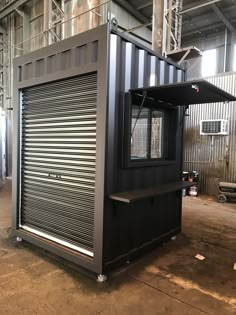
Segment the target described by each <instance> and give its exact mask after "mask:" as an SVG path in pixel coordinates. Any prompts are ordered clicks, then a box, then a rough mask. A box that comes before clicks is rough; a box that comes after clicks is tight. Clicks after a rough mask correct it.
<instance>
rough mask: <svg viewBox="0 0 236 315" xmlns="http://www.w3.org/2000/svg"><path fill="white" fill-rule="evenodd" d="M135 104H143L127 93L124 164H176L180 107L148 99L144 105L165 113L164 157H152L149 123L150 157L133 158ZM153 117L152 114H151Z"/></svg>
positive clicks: (124, 122)
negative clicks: (132, 133) (132, 136)
mask: <svg viewBox="0 0 236 315" xmlns="http://www.w3.org/2000/svg"><path fill="white" fill-rule="evenodd" d="M133 105H136V106H141V101H139V102H138V103H137V100H136V98H134V97H132V95H131V93H126V95H125V102H124V108H123V115H122V117H123V128H122V129H123V131H122V133H121V135H122V166H123V167H124V168H130V167H146V166H155V165H156V166H158V165H171V164H176V132H177V121H178V109H177V107H176V106H169V105H168V104H164V103H162V104H161V105H160V104H157V103H156V102H150V101H149V100H147V101H146V102H145V103H144V104H143V107H148V108H151V109H152V111H160V112H162V113H163V117H164V122H163V125H164V126H163V157H161V158H150V156H151V124H150V125H149V129H150V130H149V135H148V139H149V140H148V142H149V153H148V158H144V159H131V130H132V107H133ZM149 117H150V119H152V115H149Z"/></svg>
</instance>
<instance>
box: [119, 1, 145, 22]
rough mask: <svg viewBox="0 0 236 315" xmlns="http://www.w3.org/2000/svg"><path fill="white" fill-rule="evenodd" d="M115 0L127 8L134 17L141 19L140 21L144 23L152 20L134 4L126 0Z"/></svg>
mask: <svg viewBox="0 0 236 315" xmlns="http://www.w3.org/2000/svg"><path fill="white" fill-rule="evenodd" d="M114 2H116V3H117V4H119V5H120V6H121V7H122V8H123V9H125V10H126V11H127V12H129V13H130V14H131V15H133V16H134V17H136V19H137V20H139V21H140V22H142V23H147V22H150V20H149V19H148V18H147V17H146V16H145V15H143V14H142V13H141V12H139V11H138V10H137V9H136V8H135V7H134V6H132V5H131V4H130V3H129V2H127V1H126V0H114ZM118 22H119V21H118Z"/></svg>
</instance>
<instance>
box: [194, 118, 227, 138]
mask: <svg viewBox="0 0 236 315" xmlns="http://www.w3.org/2000/svg"><path fill="white" fill-rule="evenodd" d="M228 125H229V123H228V120H225V119H218V120H201V122H200V134H201V135H208V136H209V135H228V133H229V130H228V129H229V128H228Z"/></svg>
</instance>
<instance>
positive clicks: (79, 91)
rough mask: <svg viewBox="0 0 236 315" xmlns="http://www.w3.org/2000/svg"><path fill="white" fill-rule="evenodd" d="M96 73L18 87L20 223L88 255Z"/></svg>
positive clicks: (90, 248) (91, 225) (91, 231)
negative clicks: (19, 92) (20, 133)
mask: <svg viewBox="0 0 236 315" xmlns="http://www.w3.org/2000/svg"><path fill="white" fill-rule="evenodd" d="M96 106H97V74H96V73H93V74H87V75H83V76H79V77H75V78H70V79H64V80H62V81H58V82H51V83H46V84H43V85H40V86H36V87H30V88H25V89H23V91H22V139H21V150H22V156H21V157H22V158H21V212H20V214H21V215H20V226H21V228H23V229H25V230H28V231H30V232H32V233H35V234H37V235H40V236H42V237H45V238H48V239H50V240H52V241H55V242H57V243H60V244H62V245H64V246H67V247H69V248H71V249H74V250H77V251H79V252H82V253H84V254H87V255H89V256H93V244H94V202H95V200H94V199H95V171H96Z"/></svg>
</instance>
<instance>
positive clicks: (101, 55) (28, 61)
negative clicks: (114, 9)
mask: <svg viewBox="0 0 236 315" xmlns="http://www.w3.org/2000/svg"><path fill="white" fill-rule="evenodd" d="M109 37H110V28H109V25H108V24H105V25H102V26H100V27H98V28H96V29H93V30H89V31H87V32H84V33H81V34H78V35H75V36H73V37H71V38H68V39H65V40H63V41H61V42H58V43H56V44H53V45H51V46H48V47H45V48H42V49H40V50H37V51H35V52H31V53H29V54H26V55H23V56H20V57H17V58H16V59H15V61H14V68H13V72H14V76H13V77H14V82H13V102H14V116H13V124H14V127H15V129H14V132H13V176H12V177H13V196H12V199H13V215H12V232H13V234H14V235H15V236H17V237H20V238H22V239H24V240H26V241H28V242H30V243H32V244H34V245H37V246H39V247H41V248H43V249H45V250H47V251H50V252H52V253H54V254H56V255H58V256H61V257H62V258H64V259H67V260H69V261H72V262H73V263H76V264H78V265H80V266H81V267H83V268H86V269H88V270H90V271H92V272H95V273H96V274H101V273H102V272H103V268H104V266H103V223H104V222H103V212H104V189H105V188H104V183H105V151H106V130H107V95H108V60H109V50H108V42H109ZM53 60H55V62H54V61H53ZM91 72H97V76H98V90H97V150H96V161H97V167H96V181H95V213H94V215H95V218H94V222H95V223H94V257H88V256H86V255H84V254H81V253H79V252H76V251H73V250H71V249H68V248H65V247H64V246H61V245H59V244H55V243H53V242H52V241H50V240H47V239H45V238H43V237H40V236H37V235H35V234H33V233H31V232H29V231H26V230H23V229H21V228H20V226H19V219H20V218H19V216H20V213H19V208H20V199H19V196H20V190H21V187H20V163H19V161H20V134H21V131H20V115H21V100H20V94H21V91H22V89H24V88H27V87H33V86H37V85H39V84H42V83H47V82H55V81H58V80H61V79H65V78H72V77H75V76H78V75H82V74H86V73H91Z"/></svg>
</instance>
